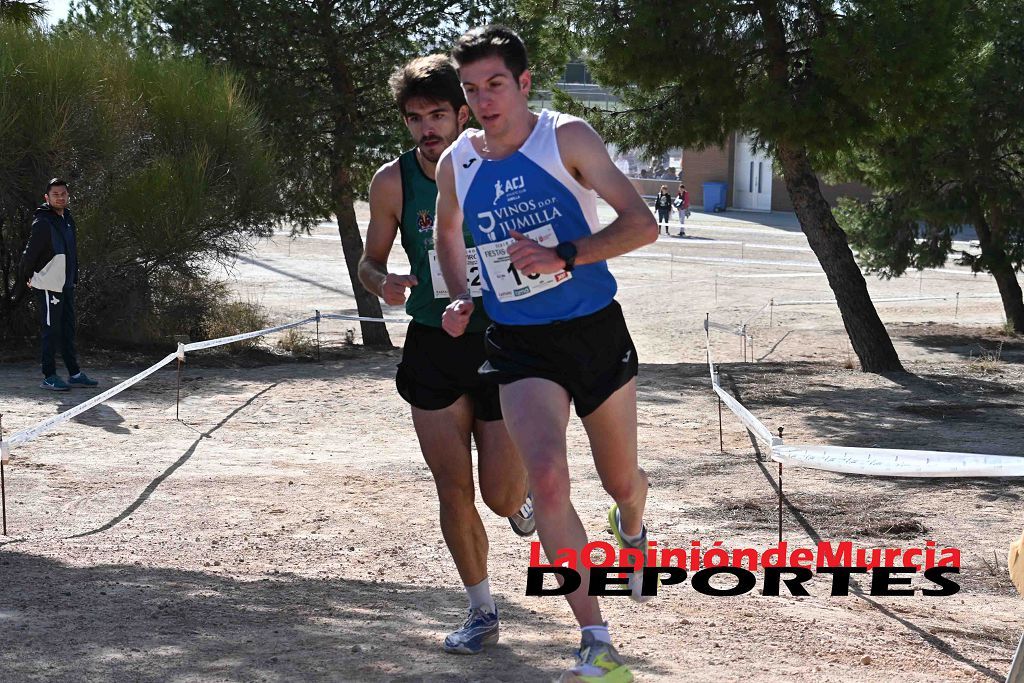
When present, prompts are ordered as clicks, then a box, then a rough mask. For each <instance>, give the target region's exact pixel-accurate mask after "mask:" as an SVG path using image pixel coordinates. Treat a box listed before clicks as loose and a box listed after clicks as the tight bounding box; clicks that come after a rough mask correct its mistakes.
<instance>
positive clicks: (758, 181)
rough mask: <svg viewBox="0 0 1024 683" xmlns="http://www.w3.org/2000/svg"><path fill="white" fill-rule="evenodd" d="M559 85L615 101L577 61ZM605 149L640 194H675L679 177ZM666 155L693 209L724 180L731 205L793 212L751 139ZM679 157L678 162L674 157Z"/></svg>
mask: <svg viewBox="0 0 1024 683" xmlns="http://www.w3.org/2000/svg"><path fill="white" fill-rule="evenodd" d="M558 88H559V89H561V90H564V91H565V92H567V93H569V94H571V95H573V97H575V98H576V99H578V100H581V101H582V102H584V103H586V104H588V105H590V106H601V107H605V108H614V107H616V105H618V100H617V98H616V97H615V96H614V95H612V94H611V93H608V92H607V91H605V90H604V88H602V87H601V86H599V85H597V84H595V83H593V82H592V80H591V77H590V74H589V72H588V71H587V69H586V67H585V66H584V65H583V64H582V63H579V62H570V63H569V64H568V65H567V66H566V70H565V75H564V81H563V82H561V83H559V84H558ZM531 104H532V105H533V106H534V107H535V108H538V109H539V108H540V107H543V106H550V94H549V93H546V92H544V91H538V92H537V93H536V94H535V95H534V97H533V100H532V101H531ZM609 152H610V153H611V155H612V158H613V160H615V161H616V163H617V165H619V167H620V168H622V169H623V170H624V171H627V169H628V171H627V174H628V175H630V177H631V178H630V179H631V180H632V182H633V185H634V186H635V187H636V188H637V190H638V191H639V192H640V194H642V195H645V196H652V195H656V194H658V188H660V187H661V186H662V185H668V187H669V191H670V192H671V193H672V194H675V191H676V187H677V186H678V184H679V182H680V181H678V180H669V179H665V178H640V177H639V173H640V166H641V165H643V164H638V163H637V160H636V155H632V154H629V153H622V152H620V151H619V150H616V149H614V147H612V146H609ZM666 156H667V159H668V160H669V165H670V166H672V165H673V164H675V163H679V164H680V167H679V168H675V167H674V166H673V170H680V169H681V170H682V182H683V183H685V184H686V189H687V191H688V192H689V193H690V204H691V206H694V207H696V208H702V207H703V205H704V188H703V185H704V183H705V182H722V183H726V184H727V185H728V190H727V192H726V203H727V208H729V209H741V210H750V211H792V210H793V204H792V202H791V201H790V199H789V193H788V192H787V191H786V184H785V180H784V179H783V178H782V176H781V175H780V174H779V173H777V172H775V169H774V164H773V163H772V158H771V157H770V156H768V155H766V154H764V153H763V152H760V151H758V150H755V149H753V148H752V146H751V144H750V138H749V137H748V136H747V135H744V134H743V133H739V132H737V133H734V134H732V135H730V136H729V138H728V140H727V141H726V143H725V145H723V146H721V147H710V148H708V149H704V150H699V151H698V150H690V149H675V150H670V151H669V153H668V155H666ZM676 160H678V161H676ZM821 188H822V193H823V194H824V196H825V199H826V200H827V201H828V202H829V204H831V205H833V206H834V205H835V202H836V199H838V198H839V197H855V198H859V199H867V198H868V197H870V196H871V191H870V190H869V189H868V188H866V187H864V186H863V185H859V184H856V183H843V184H840V185H829V184H826V183H824V182H822V183H821Z"/></svg>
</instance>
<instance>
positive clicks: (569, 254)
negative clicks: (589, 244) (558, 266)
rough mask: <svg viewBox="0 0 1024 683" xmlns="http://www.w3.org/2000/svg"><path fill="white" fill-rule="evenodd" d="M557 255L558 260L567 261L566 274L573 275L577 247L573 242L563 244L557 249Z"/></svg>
mask: <svg viewBox="0 0 1024 683" xmlns="http://www.w3.org/2000/svg"><path fill="white" fill-rule="evenodd" d="M555 253H556V254H558V258H560V259H562V260H563V261H565V268H563V270H565V272H567V273H571V272H572V269H573V268H575V267H576V245H575V244H573V243H572V242H561V243H559V245H558V246H557V247H555Z"/></svg>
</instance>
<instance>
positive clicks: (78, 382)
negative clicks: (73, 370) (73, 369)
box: [68, 372, 99, 387]
mask: <svg viewBox="0 0 1024 683" xmlns="http://www.w3.org/2000/svg"><path fill="white" fill-rule="evenodd" d="M68 386H72V387H95V386H99V382H97V381H96V380H94V379H92V378H91V377H89V375H87V374H85V373H84V372H80V373H78V374H77V375H75V376H74V377H69V378H68Z"/></svg>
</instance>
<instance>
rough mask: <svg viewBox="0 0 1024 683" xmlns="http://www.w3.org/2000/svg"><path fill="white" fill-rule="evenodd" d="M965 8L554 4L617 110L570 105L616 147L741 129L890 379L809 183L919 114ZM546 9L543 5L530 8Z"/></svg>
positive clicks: (884, 354) (857, 286) (843, 254)
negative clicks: (883, 124)
mask: <svg viewBox="0 0 1024 683" xmlns="http://www.w3.org/2000/svg"><path fill="white" fill-rule="evenodd" d="M962 3H963V0H859V1H848V2H847V1H844V2H829V1H827V0H800V1H795V2H787V1H781V0H751V1H750V2H732V1H725V0H713V1H709V2H700V3H690V2H649V1H647V0H608V1H599V2H596V3H594V2H588V1H586V0H563V1H561V2H558V3H555V6H556V7H557V8H558V14H557V16H558V21H559V22H561V28H562V32H563V34H565V35H574V36H576V37H577V39H578V40H579V41H580V45H581V46H582V47H583V49H584V51H585V52H584V54H586V55H587V56H588V57H589V58H590V60H589V63H590V65H591V68H592V70H593V71H594V72H595V74H596V75H597V77H598V79H599V80H600V81H601V82H603V83H605V84H606V85H609V86H612V87H613V88H615V89H616V90H617V92H618V93H619V94H620V96H621V97H622V100H623V104H624V110H623V111H621V112H617V113H608V112H597V111H586V110H583V109H578V110H577V111H580V112H581V113H583V114H584V115H586V116H588V118H590V119H591V121H592V122H593V123H594V124H595V125H596V126H597V127H598V128H599V130H601V132H603V133H605V135H606V136H607V137H608V138H609V139H611V140H612V141H614V142H616V143H618V144H619V145H620V146H622V147H625V148H633V149H645V150H647V151H649V152H661V151H664V150H665V149H666V148H669V147H674V146H685V147H697V148H701V147H705V146H709V145H720V144H722V143H724V141H725V140H726V138H727V137H728V136H729V135H731V134H733V133H735V132H739V131H742V132H749V133H751V134H752V135H753V136H754V138H755V140H756V142H757V144H759V145H760V146H761V147H763V148H765V149H767V150H768V151H770V152H771V153H772V154H773V155H774V157H775V158H776V160H777V161H778V166H779V167H780V168H781V171H782V174H783V176H784V178H785V185H786V189H787V191H788V193H789V196H790V199H791V200H792V203H793V206H794V208H795V210H796V214H797V217H798V218H799V220H800V225H801V228H802V229H803V231H804V233H805V234H806V236H807V241H808V243H809V245H810V247H811V249H812V250H813V251H814V253H815V255H816V256H817V258H818V260H819V262H820V263H821V266H822V268H823V269H824V271H825V274H826V276H827V277H828V283H829V286H830V287H831V288H832V291H833V292H834V293H835V297H836V301H837V303H838V305H839V310H840V313H841V314H842V318H843V323H844V324H845V326H846V330H847V333H848V334H849V336H850V341H851V343H852V345H853V348H854V351H855V352H856V354H857V356H858V358H859V359H860V363H861V367H862V368H863V369H864V370H865V371H868V372H887V371H901V370H902V369H903V368H902V366H901V364H900V361H899V357H898V356H897V354H896V350H895V348H894V347H893V345H892V341H891V340H890V339H889V335H888V333H887V332H886V330H885V327H884V326H883V325H882V322H881V320H880V319H879V317H878V313H877V312H876V310H875V307H874V304H873V303H872V301H871V298H870V296H869V295H868V291H867V285H866V283H865V281H864V277H863V275H862V274H861V271H860V268H859V267H858V265H857V263H856V261H855V260H854V256H853V253H852V252H851V250H850V247H849V244H848V242H847V236H846V234H845V233H844V232H843V230H842V229H841V228H840V227H839V225H838V224H837V222H836V220H835V218H834V216H833V215H832V211H831V209H830V207H829V205H828V203H827V202H826V200H825V198H824V197H823V195H822V192H821V188H820V184H819V181H818V177H819V175H820V174H824V173H826V172H828V171H830V170H832V169H834V168H835V167H836V161H837V155H838V154H839V153H840V152H842V151H844V150H849V149H850V148H851V146H852V143H853V142H854V141H855V140H856V139H857V138H858V137H859V136H861V135H863V134H865V133H867V132H870V131H873V130H875V129H876V128H877V126H878V125H879V113H880V112H881V111H883V110H885V111H897V112H899V111H909V110H913V109H914V108H915V107H916V106H917V101H918V99H919V89H920V86H921V85H922V84H927V83H931V82H934V81H936V80H938V79H940V78H941V77H942V74H943V73H944V72H945V71H947V70H948V64H949V63H950V62H951V57H950V51H951V47H950V41H946V39H945V38H946V37H947V35H948V34H949V33H950V32H951V30H952V28H951V27H952V26H953V25H954V24H955V21H954V20H955V18H956V14H957V12H958V11H959V9H960V7H961V5H962ZM532 5H533V8H534V10H535V11H538V12H543V11H546V10H547V9H550V8H551V5H550V4H548V3H547V2H543V1H542V0H536V1H535V2H533V3H532Z"/></svg>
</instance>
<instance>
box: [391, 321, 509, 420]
mask: <svg viewBox="0 0 1024 683" xmlns="http://www.w3.org/2000/svg"><path fill="white" fill-rule="evenodd" d="M484 360H485V356H484V333H483V332H467V333H466V334H464V335H462V336H461V337H452V336H451V335H449V334H448V333H447V332H445V331H444V330H442V329H441V328H439V327H430V326H429V325H423V324H420V323H418V322H416V321H413V322H411V323H409V329H408V332H407V333H406V336H405V347H404V348H403V349H402V362H401V363H399V365H398V373H397V374H396V375H395V385H396V386H397V387H398V393H399V394H400V395H401V396H402V398H404V399H405V400H406V401H407V402H408V403H409V404H410V405H413V406H415V407H417V408H420V409H422V410H441V409H442V408H447V407H448V406H450V405H451V404H453V403H455V401H457V400H458V399H459V397H460V396H462V395H463V394H466V395H468V396H469V398H470V400H471V401H472V402H473V413H474V417H475V418H476V419H478V420H483V421H485V422H490V421H493V420H500V419H501V402H500V401H499V399H498V385H497V384H496V383H495V382H494V380H492V379H490V378H486V377H483V376H482V375H480V373H479V368H480V365H481V364H482V363H483V362H484Z"/></svg>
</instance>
